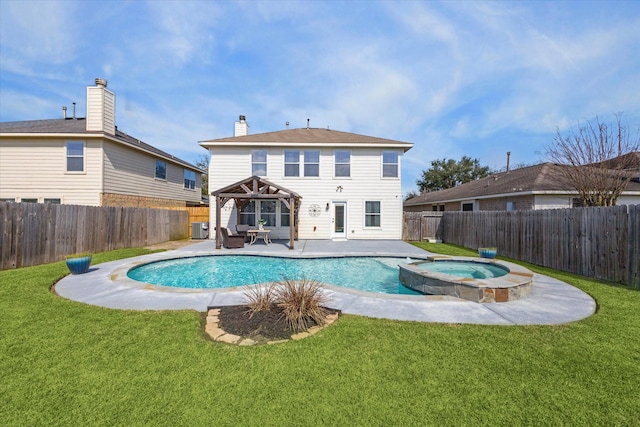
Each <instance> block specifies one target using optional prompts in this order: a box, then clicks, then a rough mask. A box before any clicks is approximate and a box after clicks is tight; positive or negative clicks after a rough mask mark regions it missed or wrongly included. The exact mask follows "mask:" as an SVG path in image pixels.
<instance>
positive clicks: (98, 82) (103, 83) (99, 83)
mask: <svg viewBox="0 0 640 427" xmlns="http://www.w3.org/2000/svg"><path fill="white" fill-rule="evenodd" d="M96 86H103V87H107V81H106V80H105V79H101V78H99V77H98V78H97V79H96Z"/></svg>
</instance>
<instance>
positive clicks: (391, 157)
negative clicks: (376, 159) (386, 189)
mask: <svg viewBox="0 0 640 427" xmlns="http://www.w3.org/2000/svg"><path fill="white" fill-rule="evenodd" d="M382 176H383V178H397V177H398V152H397V151H383V152H382Z"/></svg>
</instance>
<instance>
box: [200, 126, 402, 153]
mask: <svg viewBox="0 0 640 427" xmlns="http://www.w3.org/2000/svg"><path fill="white" fill-rule="evenodd" d="M224 143H268V144H271V143H275V144H282V143H284V144H300V143H302V144H319V145H338V146H339V145H345V146H348V145H380V146H396V147H401V148H403V149H404V151H407V150H409V149H410V148H411V147H413V144H411V143H409V142H402V141H396V140H393V139H385V138H377V137H374V136H367V135H359V134H357V133H350V132H341V131H337V130H331V129H321V128H298V129H285V130H279V131H274V132H265V133H257V134H254V135H244V136H233V137H228V138H219V139H209V140H205V141H200V144H201V145H203V146H208V145H220V144H224Z"/></svg>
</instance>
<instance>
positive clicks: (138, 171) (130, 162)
mask: <svg viewBox="0 0 640 427" xmlns="http://www.w3.org/2000/svg"><path fill="white" fill-rule="evenodd" d="M156 159H157V160H162V161H164V162H165V163H166V165H167V179H166V180H160V179H156V178H155V165H156ZM184 169H185V168H184V167H182V166H180V165H176V164H173V163H171V162H170V161H168V160H166V159H163V158H160V157H156V156H153V155H151V154H147V153H145V152H142V151H138V150H135V149H132V148H128V147H125V146H122V145H119V144H116V143H114V142H111V141H105V143H104V193H105V194H112V195H117V194H120V195H128V196H134V198H133V199H127V198H121V199H119V200H121V201H125V200H131V201H137V200H142V199H141V198H143V197H146V198H149V199H150V200H157V199H163V200H166V203H164V204H162V203H159V204H155V202H154V204H153V206H163V205H164V206H174V205H175V204H174V201H180V202H181V205H182V206H184V205H185V204H186V202H187V201H189V202H191V203H199V202H200V188H201V186H202V182H201V176H200V174H198V173H197V174H196V188H195V189H193V190H191V189H185V188H184ZM105 200H108V201H109V203H110V204H111V203H112V202H113V201H114V200H117V198H115V197H114V196H109V197H107V198H106V199H105ZM136 203H137V202H136ZM145 203H151V201H148V202H145ZM127 206H129V205H127ZM133 206H138V205H137V204H134V205H133Z"/></svg>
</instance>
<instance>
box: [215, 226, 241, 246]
mask: <svg viewBox="0 0 640 427" xmlns="http://www.w3.org/2000/svg"><path fill="white" fill-rule="evenodd" d="M220 233H221V234H222V245H223V246H224V247H225V248H227V249H236V248H244V239H245V236H241V235H239V234H229V230H228V229H227V228H226V227H220Z"/></svg>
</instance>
